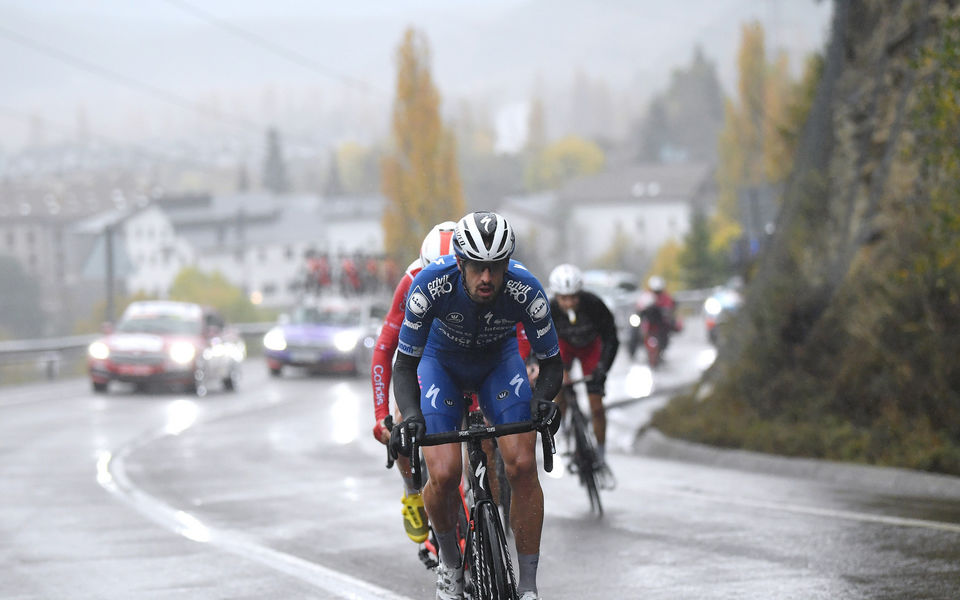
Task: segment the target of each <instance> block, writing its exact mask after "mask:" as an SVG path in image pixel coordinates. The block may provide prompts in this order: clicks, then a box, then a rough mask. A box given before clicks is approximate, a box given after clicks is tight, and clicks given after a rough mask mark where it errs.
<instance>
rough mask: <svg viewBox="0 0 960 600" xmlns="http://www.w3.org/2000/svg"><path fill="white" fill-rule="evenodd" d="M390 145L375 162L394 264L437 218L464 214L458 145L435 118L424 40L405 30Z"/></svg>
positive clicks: (412, 253) (436, 106)
mask: <svg viewBox="0 0 960 600" xmlns="http://www.w3.org/2000/svg"><path fill="white" fill-rule="evenodd" d="M396 60H397V87H396V98H395V99H394V103H393V125H392V139H391V148H390V150H389V152H388V153H387V154H386V156H384V158H383V159H382V160H381V163H380V172H381V190H382V192H383V195H384V196H385V197H386V199H387V205H386V208H385V209H384V214H383V222H382V225H383V234H384V236H383V237H384V248H385V250H386V253H387V254H388V255H390V256H392V257H394V258H395V259H397V260H398V261H399V262H401V263H402V262H403V261H404V260H409V259H410V258H411V257H413V256H415V255H416V253H417V252H418V250H419V247H420V242H421V241H422V240H423V236H424V235H426V233H427V231H429V230H430V228H431V227H433V225H435V224H436V223H438V222H440V221H445V220H456V219H459V218H460V217H461V216H463V213H464V212H465V208H464V207H465V203H464V199H463V192H462V189H461V182H460V171H459V166H458V164H457V143H456V139H455V137H454V135H453V133H452V131H451V130H450V129H449V128H448V127H446V126H445V125H444V124H443V121H442V120H441V118H440V94H439V93H438V92H437V88H436V86H435V85H434V83H433V78H432V76H431V74H430V49H429V46H428V44H427V40H426V38H425V37H424V36H423V35H422V34H420V33H418V32H417V31H416V30H414V29H412V28H409V29H407V30H406V32H404V35H403V41H402V42H401V43H400V46H399V47H398V49H397V54H396Z"/></svg>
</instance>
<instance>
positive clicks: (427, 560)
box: [417, 548, 440, 571]
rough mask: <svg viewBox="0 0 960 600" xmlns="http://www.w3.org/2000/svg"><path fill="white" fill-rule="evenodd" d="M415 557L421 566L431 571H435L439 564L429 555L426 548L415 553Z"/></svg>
mask: <svg viewBox="0 0 960 600" xmlns="http://www.w3.org/2000/svg"><path fill="white" fill-rule="evenodd" d="M417 557H418V558H419V559H420V562H422V563H423V566H424V567H426V568H427V569H428V570H431V571H432V570H434V569H436V568H437V566H439V564H440V563H439V562H437V561H436V560H435V559H434V558H433V555H432V554H430V551H429V550H427V549H426V548H420V551H419V552H417Z"/></svg>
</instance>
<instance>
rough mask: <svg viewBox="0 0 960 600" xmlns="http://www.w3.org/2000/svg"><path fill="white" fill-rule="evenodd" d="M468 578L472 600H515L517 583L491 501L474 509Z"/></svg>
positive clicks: (504, 538) (501, 529) (501, 527)
mask: <svg viewBox="0 0 960 600" xmlns="http://www.w3.org/2000/svg"><path fill="white" fill-rule="evenodd" d="M475 512H476V514H475V515H474V517H473V519H474V521H473V526H474V534H475V537H474V541H475V542H476V543H475V544H474V547H473V562H474V564H472V565H470V567H471V577H473V581H474V587H473V589H474V594H475V595H474V600H516V598H517V584H516V581H515V580H514V577H513V566H512V565H511V561H510V551H509V549H508V548H507V538H506V535H504V533H503V525H502V524H501V523H500V518H499V517H500V516H499V514H498V513H497V509H496V507H495V506H494V505H493V503H492V502H483V503H482V504H480V505H479V506H477V507H476V509H475Z"/></svg>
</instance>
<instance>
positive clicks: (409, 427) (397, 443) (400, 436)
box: [390, 413, 427, 458]
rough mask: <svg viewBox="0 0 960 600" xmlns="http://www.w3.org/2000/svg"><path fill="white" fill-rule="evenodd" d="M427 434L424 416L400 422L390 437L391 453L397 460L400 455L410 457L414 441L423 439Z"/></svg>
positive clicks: (415, 416)
mask: <svg viewBox="0 0 960 600" xmlns="http://www.w3.org/2000/svg"><path fill="white" fill-rule="evenodd" d="M426 432H427V424H426V421H424V419H423V415H422V414H419V413H418V414H415V415H411V416H409V417H407V418H406V419H404V420H403V421H400V422H399V423H398V424H397V425H395V426H394V428H393V433H392V434H391V435H390V452H391V454H392V455H393V457H394V458H396V457H397V455H398V454H402V455H403V456H410V452H411V450H412V449H413V440H421V439H423V436H424V434H425V433H426Z"/></svg>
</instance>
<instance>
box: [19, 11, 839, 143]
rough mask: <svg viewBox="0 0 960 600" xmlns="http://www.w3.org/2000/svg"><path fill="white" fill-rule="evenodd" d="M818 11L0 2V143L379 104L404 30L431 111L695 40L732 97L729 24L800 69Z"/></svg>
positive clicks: (631, 66) (679, 59)
mask: <svg viewBox="0 0 960 600" xmlns="http://www.w3.org/2000/svg"><path fill="white" fill-rule="evenodd" d="M830 10H831V7H830V3H829V2H826V1H824V2H819V3H817V2H814V1H813V0H779V1H777V0H684V1H683V2H662V1H660V0H651V1H646V0H492V1H491V0H423V1H417V2H415V1H413V0H351V1H349V2H322V1H317V0H271V1H269V2H265V1H263V0H136V1H135V2H134V1H130V0H21V1H16V0H0V77H2V78H3V81H4V86H3V94H2V96H0V139H2V141H0V150H3V151H12V150H15V149H16V148H17V147H18V146H20V145H22V144H23V143H25V142H26V141H27V140H28V139H29V136H30V134H31V126H32V125H31V123H32V121H31V116H34V117H42V118H43V119H44V120H45V121H47V122H49V123H50V124H52V126H51V127H49V128H48V129H56V126H57V125H59V126H61V127H62V129H64V130H67V129H70V128H75V127H76V126H77V122H78V121H79V120H80V119H81V118H82V120H83V123H84V126H85V127H87V128H89V129H90V130H91V131H93V132H96V133H102V134H104V135H124V136H129V137H136V134H137V133H138V132H140V131H142V133H143V134H144V136H145V137H148V136H149V135H150V134H156V132H158V131H163V130H165V129H167V130H169V129H171V128H172V127H173V125H172V124H174V123H176V124H178V125H182V124H183V123H184V122H185V120H189V119H200V118H203V115H201V114H198V111H197V110H196V109H195V107H196V106H197V105H202V106H204V107H206V109H207V110H208V111H211V110H214V109H215V110H216V111H218V112H217V116H216V117H215V119H220V120H221V121H223V126H224V127H237V128H240V129H242V128H243V127H245V124H244V123H239V122H232V123H228V121H231V120H234V117H236V119H235V121H244V122H246V121H248V120H249V121H250V122H254V123H256V124H258V125H259V124H260V123H262V122H268V121H270V120H271V119H273V120H276V119H277V118H278V117H280V118H282V117H283V116H284V115H292V114H295V113H297V114H299V113H302V112H309V111H310V110H314V111H316V112H317V113H320V112H324V111H326V112H328V113H329V112H335V111H336V110H338V107H340V106H343V105H344V104H347V105H349V106H353V107H357V106H360V107H364V106H367V107H369V109H370V110H371V111H375V112H377V113H384V109H385V107H387V106H389V102H390V101H391V100H392V92H393V89H392V88H393V83H394V81H393V79H394V76H395V67H394V62H393V55H394V51H395V48H396V46H397V43H398V41H399V40H400V37H401V35H402V32H403V30H404V28H405V27H407V26H408V25H414V26H416V27H418V28H419V29H421V30H422V31H424V32H425V33H426V34H427V37H428V39H429V41H430V44H431V48H432V51H433V69H434V76H435V79H436V81H437V85H438V87H439V88H440V92H441V94H442V96H443V98H444V103H445V108H449V107H450V106H452V105H454V104H455V103H456V102H458V101H459V100H462V99H469V100H470V101H471V102H479V103H482V104H483V105H484V106H488V107H491V110H494V111H496V110H497V109H498V107H515V106H516V105H517V103H518V102H522V101H524V100H526V99H528V98H529V97H530V96H531V94H532V93H533V92H534V90H535V89H538V90H540V91H542V92H545V93H548V94H549V93H554V94H561V93H564V92H565V91H566V90H567V89H568V88H569V85H570V83H571V81H572V80H573V78H574V76H575V74H576V72H577V71H581V72H584V73H586V74H588V75H589V76H590V77H591V78H596V79H599V80H603V81H604V82H605V83H606V84H607V85H609V86H610V88H611V89H612V90H613V91H614V92H617V93H630V94H631V97H636V98H641V99H642V98H645V97H649V96H650V95H652V94H654V93H657V92H658V91H660V90H662V89H663V87H664V86H665V85H666V83H667V81H668V77H669V72H670V70H671V69H673V68H675V67H677V66H680V65H683V64H686V63H688V62H689V60H690V57H691V54H692V51H693V46H694V45H695V44H700V45H701V46H702V47H703V48H704V50H705V52H706V53H707V55H708V56H709V57H710V58H711V59H712V60H714V61H715V62H716V63H717V66H718V70H719V72H720V75H721V80H722V82H723V84H724V86H725V87H726V88H727V90H728V91H732V89H733V86H734V78H735V64H734V60H735V51H736V46H737V43H738V41H739V27H740V24H741V23H743V22H744V21H747V20H751V19H756V20H760V21H761V22H762V23H764V25H765V27H766V30H767V32H768V35H769V39H770V42H771V45H776V46H778V47H782V48H784V49H786V50H787V51H789V52H790V55H791V58H792V62H793V66H794V68H795V69H799V65H800V61H801V57H802V56H803V55H805V54H806V53H808V52H810V51H813V50H815V49H817V48H819V47H820V46H821V45H822V44H823V41H824V40H825V38H826V35H827V32H828V27H829V18H830ZM197 11H202V12H203V13H204V14H205V15H207V17H208V18H213V19H215V20H217V21H219V22H220V23H221V25H219V26H218V25H216V24H213V23H211V22H209V20H208V19H204V18H203V17H202V16H199V15H198V14H196V13H197ZM231 28H232V29H231ZM278 50H279V52H278ZM284 52H286V53H287V54H288V56H282V55H281V54H282V53H284ZM289 55H295V59H291V57H290V56H289ZM191 107H194V108H191ZM266 113H273V114H266ZM80 115H82V117H81V116H80ZM385 116H386V115H384V117H385ZM358 130H359V127H358ZM48 135H49V136H50V137H53V138H55V137H57V135H58V134H57V133H56V132H53V131H48ZM63 135H66V134H65V133H64V134H63Z"/></svg>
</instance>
